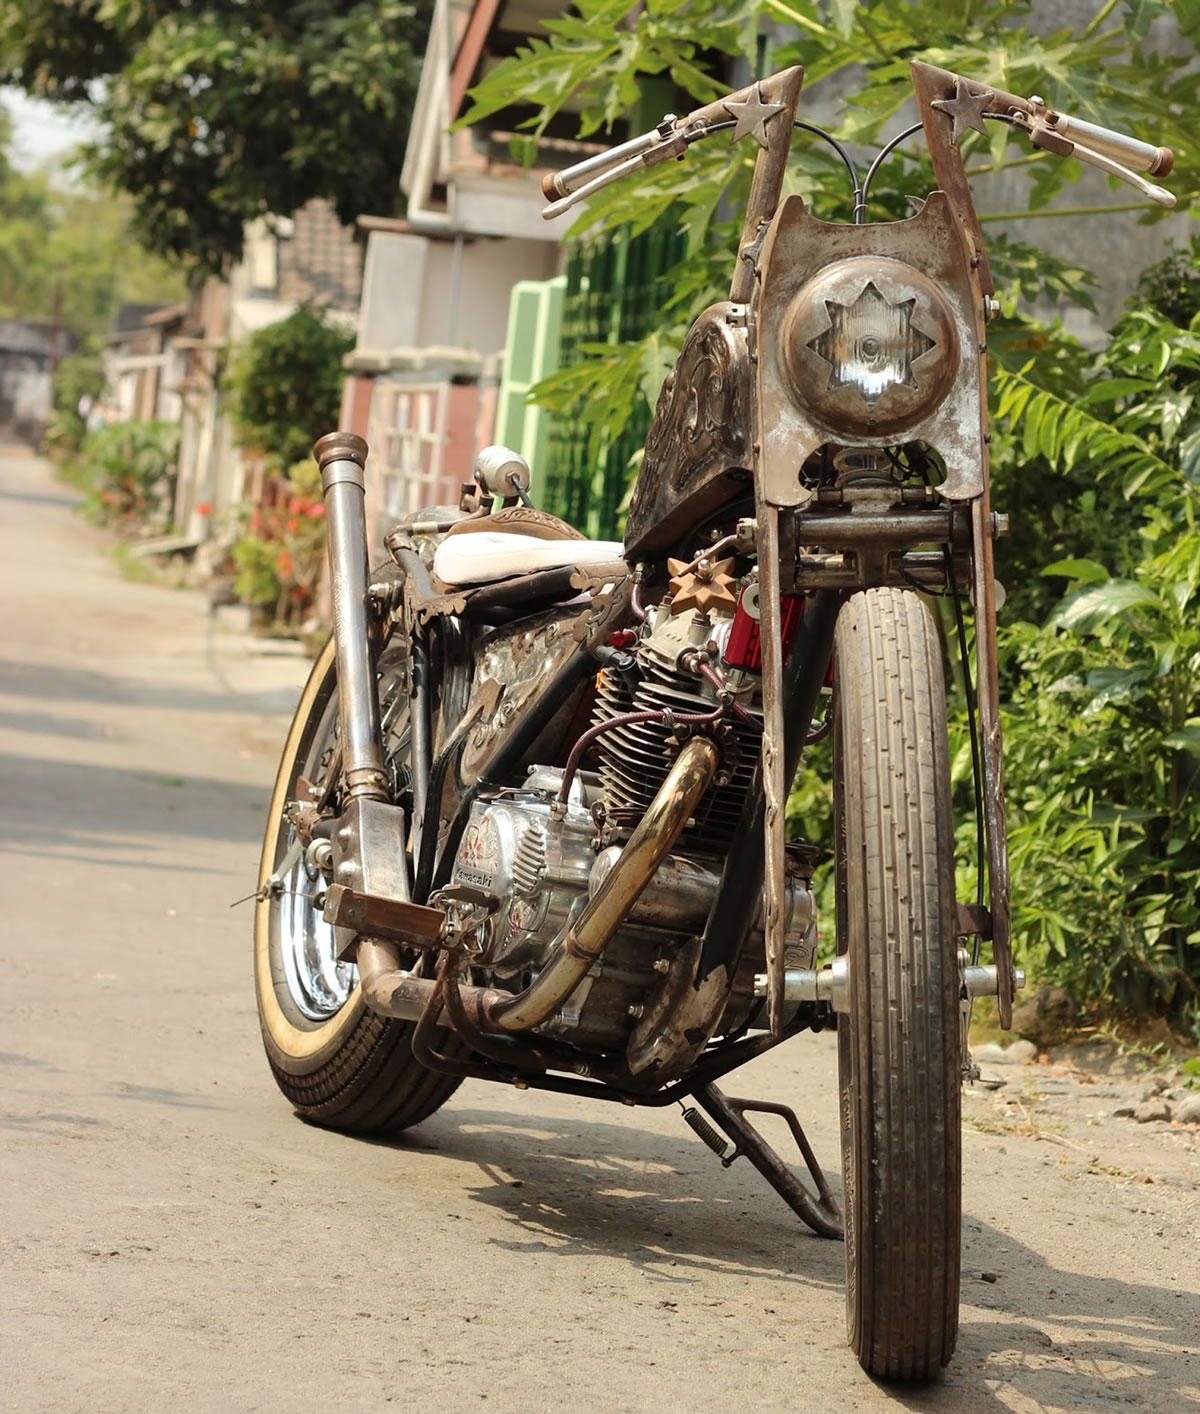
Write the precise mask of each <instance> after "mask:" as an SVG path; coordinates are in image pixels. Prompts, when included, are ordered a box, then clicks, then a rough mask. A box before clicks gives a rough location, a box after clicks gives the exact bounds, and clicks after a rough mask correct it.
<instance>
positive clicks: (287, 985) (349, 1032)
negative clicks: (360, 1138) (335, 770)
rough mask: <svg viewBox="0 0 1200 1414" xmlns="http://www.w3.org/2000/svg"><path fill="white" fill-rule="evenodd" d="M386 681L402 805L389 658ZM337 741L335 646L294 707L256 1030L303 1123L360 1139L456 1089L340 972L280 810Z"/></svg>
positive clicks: (396, 686)
mask: <svg viewBox="0 0 1200 1414" xmlns="http://www.w3.org/2000/svg"><path fill="white" fill-rule="evenodd" d="M379 677H380V711H381V715H382V718H383V720H384V722H385V724H387V726H386V739H385V749H386V754H387V760H388V765H389V768H390V769H389V774H390V776H391V780H392V790H393V794H394V795H395V797H396V798H397V799H400V798H402V796H403V793H404V790H405V787H406V783H407V750H408V746H407V741H408V732H407V713H406V711H405V710H404V707H403V703H402V700H401V699H400V697H399V694H400V692H401V691H402V676H401V674H400V673H399V672H398V671H397V670H396V668H395V664H394V659H392V658H390V655H389V654H388V653H387V651H386V650H385V652H384V654H383V656H382V658H381V660H380V673H379ZM336 731H337V670H336V665H335V661H334V645H333V641H332V639H331V640H330V642H329V643H328V644H327V645H326V646H325V648H324V650H323V651H322V653H321V655H320V656H319V657H318V659H317V661H316V663H315V664H314V666H313V670H312V673H311V674H310V676H309V679H308V683H307V684H306V686H305V688H304V692H303V693H302V695H301V698H300V704H299V706H298V707H297V708H296V715H295V718H294V720H293V722H292V726H291V730H290V731H289V732H288V738H287V743H286V745H285V746H284V749H283V758H282V760H281V761H280V765H279V774H278V777H277V778H276V781H275V792H274V794H273V796H272V797H271V808H270V814H269V816H268V820H267V831H266V838H265V839H264V841H263V853H262V863H261V865H260V869H259V880H258V882H259V894H260V899H259V902H258V904H257V907H256V910H255V918H254V976H255V990H256V993H257V997H258V1015H259V1022H260V1025H261V1028H262V1037H263V1045H264V1047H265V1049H266V1053H267V1060H268V1062H269V1064H270V1066H271V1072H272V1074H273V1075H274V1077H275V1083H276V1084H277V1085H278V1086H279V1089H280V1090H281V1091H282V1092H283V1094H284V1095H285V1096H286V1097H287V1098H288V1100H290V1101H291V1103H292V1105H293V1106H294V1107H295V1109H296V1113H297V1114H299V1115H300V1116H301V1118H303V1119H307V1120H310V1121H312V1122H313V1123H315V1124H322V1125H327V1126H329V1127H331V1128H334V1129H342V1130H348V1131H351V1132H354V1133H360V1134H378V1133H395V1132H396V1131H398V1130H401V1129H407V1128H408V1127H409V1126H410V1125H414V1124H419V1123H420V1121H421V1120H423V1119H427V1118H428V1117H429V1116H430V1115H431V1114H433V1112H434V1111H435V1110H436V1109H438V1108H439V1107H440V1106H442V1105H444V1104H445V1103H446V1101H447V1100H448V1099H449V1098H450V1096H451V1095H452V1094H453V1093H454V1091H455V1090H456V1089H457V1088H458V1084H459V1081H458V1080H457V1079H456V1078H454V1077H452V1076H446V1075H442V1074H439V1073H438V1072H436V1071H431V1070H427V1069H426V1068H425V1067H424V1066H422V1065H421V1064H420V1063H419V1062H418V1061H417V1060H416V1058H415V1057H414V1056H413V1053H412V1032H413V1025H412V1023H409V1022H404V1021H393V1020H390V1019H388V1018H385V1017H382V1016H379V1015H377V1014H376V1013H375V1012H372V1011H371V1010H369V1009H368V1007H367V1006H366V1004H365V1003H364V1002H363V999H362V995H361V993H360V992H359V989H358V985H357V973H356V970H355V969H354V968H353V967H352V966H349V965H347V964H337V963H336V962H335V960H334V958H333V955H332V947H333V936H332V930H331V929H330V928H329V927H328V925H327V924H325V923H324V921H323V919H321V917H320V911H319V909H318V908H317V906H316V904H315V902H314V901H313V898H312V895H313V894H314V893H315V892H317V891H318V890H319V889H320V887H321V880H320V879H319V878H312V877H310V876H308V875H307V873H306V866H305V863H304V859H303V856H302V855H297V852H296V850H295V847H294V846H295V835H294V832H293V830H292V828H291V826H290V825H289V824H288V822H287V821H286V820H285V818H284V808H285V806H286V805H287V803H288V801H290V800H294V799H295V798H296V795H297V784H296V783H297V781H298V780H299V778H300V777H301V776H304V777H306V778H307V779H308V780H310V781H313V782H316V783H320V782H321V781H322V780H323V770H324V769H326V768H328V766H329V764H330V761H331V759H332V757H333V746H334V744H335V742H336ZM289 858H290V859H291V860H292V862H291V863H290V865H288V866H287V868H286V870H285V873H286V876H287V877H286V878H285V879H284V880H283V881H282V882H283V888H282V889H276V890H275V891H274V892H271V893H268V892H267V885H268V881H269V880H270V879H271V877H272V876H273V875H274V874H275V873H276V871H277V870H279V869H280V866H281V865H285V864H287V861H288V860H289ZM438 1034H439V1036H441V1033H438ZM443 1039H444V1040H447V1041H448V1039H449V1038H443ZM441 1049H443V1050H446V1049H449V1050H451V1051H454V1050H456V1049H458V1048H457V1047H456V1046H454V1045H452V1044H451V1045H441Z"/></svg>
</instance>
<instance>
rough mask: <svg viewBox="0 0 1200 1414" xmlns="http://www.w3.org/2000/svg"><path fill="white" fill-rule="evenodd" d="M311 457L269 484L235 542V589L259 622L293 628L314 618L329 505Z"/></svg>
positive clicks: (323, 560) (288, 628) (323, 558)
mask: <svg viewBox="0 0 1200 1414" xmlns="http://www.w3.org/2000/svg"><path fill="white" fill-rule="evenodd" d="M319 488H320V473H319V472H318V471H317V467H316V463H315V462H313V461H312V460H311V459H309V460H308V461H304V462H299V463H297V464H296V465H295V466H293V467H291V468H290V469H289V472H288V475H287V476H286V477H281V478H278V479H277V480H275V481H274V482H273V483H271V485H270V487H269V488H268V492H267V495H268V497H269V499H268V500H266V501H265V502H264V504H263V505H261V506H259V507H257V508H256V509H255V510H253V511H251V512H250V513H249V515H248V516H247V519H246V527H245V531H244V533H243V534H242V535H241V536H240V537H239V539H238V540H237V541H235V543H234V546H233V559H234V564H235V565H236V567H237V576H236V578H235V580H234V590H235V592H236V593H237V595H238V598H239V599H241V600H242V601H243V602H244V603H246V604H250V605H252V606H254V607H255V608H256V609H257V610H258V611H259V618H260V620H261V621H263V622H266V623H270V624H272V625H273V626H275V627H277V628H282V629H287V630H290V629H295V628H298V627H299V626H300V625H301V624H302V623H303V622H304V620H305V619H306V618H307V617H308V616H309V615H310V614H311V612H312V609H313V606H314V604H315V602H316V598H317V594H318V592H319V589H320V583H321V576H322V573H323V570H324V564H325V519H324V517H325V505H324V502H323V501H322V500H321V497H320V489H319Z"/></svg>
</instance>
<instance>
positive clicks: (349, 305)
mask: <svg viewBox="0 0 1200 1414" xmlns="http://www.w3.org/2000/svg"><path fill="white" fill-rule="evenodd" d="M360 288H361V252H360V249H359V246H358V243H357V242H356V240H355V237H354V232H353V231H352V230H349V229H348V228H346V227H345V226H343V225H342V223H341V222H340V221H339V220H338V218H337V215H336V213H335V212H334V210H333V207H332V206H331V205H330V204H329V203H328V202H326V201H322V200H314V201H310V202H309V203H308V204H307V205H306V206H304V207H302V208H301V209H300V210H299V211H297V212H295V213H294V214H293V215H292V216H291V217H289V218H286V219H282V218H278V219H273V220H270V221H268V220H265V219H264V220H258V221H254V222H252V223H251V224H250V225H249V226H248V227H247V230H246V237H245V248H244V252H243V256H242V259H241V261H240V262H239V263H238V265H236V266H235V267H234V268H233V270H231V272H230V275H229V278H228V280H208V281H207V282H205V283H204V284H203V285H201V286H199V287H198V288H196V289H194V290H193V291H192V292H191V294H190V295H189V297H188V300H187V302H186V303H183V304H179V305H171V306H168V307H166V308H161V307H155V306H147V307H138V306H123V308H122V310H121V311H120V314H119V316H118V320H117V326H116V328H115V329H114V332H113V333H112V334H111V335H110V336H109V339H108V340H107V345H106V350H105V363H106V370H107V375H108V386H107V389H106V393H105V398H104V403H103V411H104V414H105V416H106V417H107V418H108V419H109V420H111V421H116V422H124V421H130V420H135V419H136V420H142V421H146V420H152V419H162V420H165V421H178V422H179V424H180V442H179V474H178V477H177V480H176V490H175V511H174V526H175V532H176V533H175V534H174V535H172V536H170V537H168V538H166V539H164V540H162V541H159V542H153V543H150V544H149V545H148V547H146V548H148V549H150V550H168V549H183V548H189V547H192V546H196V545H199V544H200V543H201V542H202V541H204V540H206V539H207V538H208V536H209V534H210V531H211V527H212V525H213V524H214V513H219V512H221V511H223V510H225V509H227V508H229V507H232V506H237V505H240V504H242V503H243V502H244V501H247V500H256V499H257V498H258V495H259V493H260V491H261V486H262V478H263V469H262V465H261V462H259V461H257V460H255V459H254V458H250V457H247V456H246V455H245V454H244V453H243V452H242V451H241V450H240V449H239V448H238V447H236V446H235V445H234V436H233V427H232V424H231V422H230V419H229V417H228V416H227V413H226V393H225V390H224V386H223V384H224V377H225V373H226V371H227V363H228V358H229V351H230V349H231V348H232V347H236V345H237V344H238V343H240V342H241V341H242V340H244V339H245V338H246V337H247V336H248V335H250V334H252V333H254V332H255V331H256V330H259V329H263V328H265V327H266V326H267V325H269V324H273V323H276V322H278V321H279V320H281V319H286V318H287V316H288V315H289V314H291V313H292V312H293V311H294V310H295V309H297V308H298V307H299V306H300V305H301V304H316V305H321V306H323V307H324V308H326V309H327V310H329V311H330V312H331V313H332V315H333V316H334V317H335V318H336V317H340V318H341V319H342V320H344V321H345V323H346V325H347V327H348V328H350V327H353V325H354V321H355V319H356V318H357V315H358V305H359V293H360ZM218 518H219V517H218Z"/></svg>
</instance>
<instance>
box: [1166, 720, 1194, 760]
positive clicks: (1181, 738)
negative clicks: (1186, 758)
mask: <svg viewBox="0 0 1200 1414" xmlns="http://www.w3.org/2000/svg"><path fill="white" fill-rule="evenodd" d="M1162 741H1163V745H1164V746H1169V747H1172V748H1173V749H1174V750H1176V751H1191V752H1194V753H1195V754H1196V755H1197V756H1200V722H1194V723H1189V724H1188V725H1187V726H1184V727H1180V728H1179V730H1178V731H1174V732H1171V734H1170V735H1169V736H1165V737H1163V739H1162Z"/></svg>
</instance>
